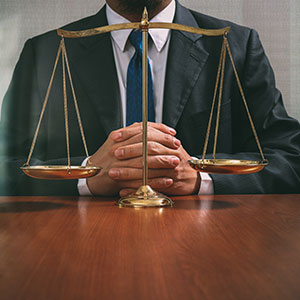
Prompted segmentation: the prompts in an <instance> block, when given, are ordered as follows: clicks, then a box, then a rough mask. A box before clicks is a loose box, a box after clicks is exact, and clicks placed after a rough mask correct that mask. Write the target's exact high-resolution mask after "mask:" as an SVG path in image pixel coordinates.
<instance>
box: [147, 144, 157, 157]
mask: <svg viewBox="0 0 300 300" xmlns="http://www.w3.org/2000/svg"><path fill="white" fill-rule="evenodd" d="M148 151H149V153H150V154H157V153H158V152H159V151H158V144H157V143H156V142H149V143H148Z"/></svg>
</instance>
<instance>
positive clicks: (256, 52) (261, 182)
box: [211, 30, 300, 194]
mask: <svg viewBox="0 0 300 300" xmlns="http://www.w3.org/2000/svg"><path fill="white" fill-rule="evenodd" d="M229 42H230V41H229ZM242 85H243V89H244V91H245V94H246V99H247V103H248V106H249V109H250V112H251V115H252V117H253V120H254V124H255V126H256V130H257V133H258V136H259V139H260V142H261V144H262V148H263V152H264V154H265V157H266V159H268V161H269V165H268V166H267V167H265V168H264V169H263V170H262V171H261V172H258V173H255V174H249V175H220V174H211V176H212V178H213V183H214V190H215V193H217V194H234V193H235V194H236V193H241V194H246V193H252V194H253V193H300V126H299V122H298V121H297V120H295V119H293V118H291V117H289V116H288V115H287V113H286V110H285V108H284V105H283V102H282V96H281V94H280V92H279V91H278V90H277V89H276V87H275V79H274V74H273V71H272V68H271V66H270V64H269V61H268V59H267V57H266V55H265V53H264V50H263V47H262V45H261V43H260V40H259V38H258V35H257V33H256V32H255V31H253V30H252V31H251V34H250V37H249V41H248V49H247V55H246V60H245V64H244V69H243V72H242ZM235 113H237V112H236V111H235ZM238 114H239V113H238ZM232 132H233V145H234V146H233V149H234V153H233V154H230V155H228V154H220V155H218V157H219V158H222V157H223V158H225V157H226V158H228V156H229V157H232V158H233V159H235V158H236V159H254V160H259V159H261V158H260V156H259V155H257V154H256V153H258V148H257V145H256V143H255V139H254V136H253V134H252V131H251V128H250V125H249V121H248V118H247V115H246V113H245V111H243V112H242V110H241V112H240V114H239V117H238V118H236V119H235V120H234V121H233V131H232Z"/></svg>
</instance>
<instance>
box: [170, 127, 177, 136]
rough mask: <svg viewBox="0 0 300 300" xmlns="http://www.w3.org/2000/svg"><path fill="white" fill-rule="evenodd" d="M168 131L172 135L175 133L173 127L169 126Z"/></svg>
mask: <svg viewBox="0 0 300 300" xmlns="http://www.w3.org/2000/svg"><path fill="white" fill-rule="evenodd" d="M169 131H170V133H171V134H172V135H175V134H176V130H175V129H173V128H171V127H169Z"/></svg>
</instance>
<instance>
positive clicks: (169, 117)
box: [163, 2, 209, 128]
mask: <svg viewBox="0 0 300 300" xmlns="http://www.w3.org/2000/svg"><path fill="white" fill-rule="evenodd" d="M176 5H177V8H176V14H175V18H174V23H179V24H184V25H188V26H192V27H199V26H198V24H197V23H196V21H195V19H194V17H193V15H192V14H191V12H190V11H189V10H188V9H186V8H184V7H182V6H181V5H180V4H179V3H178V2H177V3H176ZM208 55H209V54H208V52H207V51H206V50H205V49H204V47H203V45H202V36H201V35H196V34H191V33H186V32H182V31H172V35H171V41H170V48H169V55H168V62H167V73H166V79H165V92H164V108H163V122H164V123H165V124H167V125H169V126H171V127H174V128H175V127H176V124H177V122H178V120H179V118H180V116H181V114H182V112H183V109H184V107H185V104H186V102H187V101H188V99H189V96H190V94H191V91H192V89H193V87H194V85H195V83H196V81H197V79H198V77H199V74H200V73H201V70H202V68H203V66H204V65H205V63H206V60H207V58H208Z"/></svg>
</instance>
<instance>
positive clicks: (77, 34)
mask: <svg viewBox="0 0 300 300" xmlns="http://www.w3.org/2000/svg"><path fill="white" fill-rule="evenodd" d="M143 13H144V12H143ZM145 28H147V29H151V28H153V29H155V28H157V29H162V28H163V29H173V30H180V31H186V32H190V33H195V34H202V35H205V36H222V35H224V34H228V33H229V32H230V27H224V28H221V29H203V28H195V27H191V26H186V25H181V24H175V23H167V22H165V23H163V22H153V23H150V22H149V21H148V20H147V21H145V18H143V17H142V21H141V22H140V23H122V24H114V25H108V26H102V27H97V28H92V29H87V30H80V31H68V30H63V29H57V34H58V35H59V36H60V37H65V38H82V37H89V36H94V35H97V34H102V33H108V32H111V31H115V30H124V29H140V30H143V29H145Z"/></svg>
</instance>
